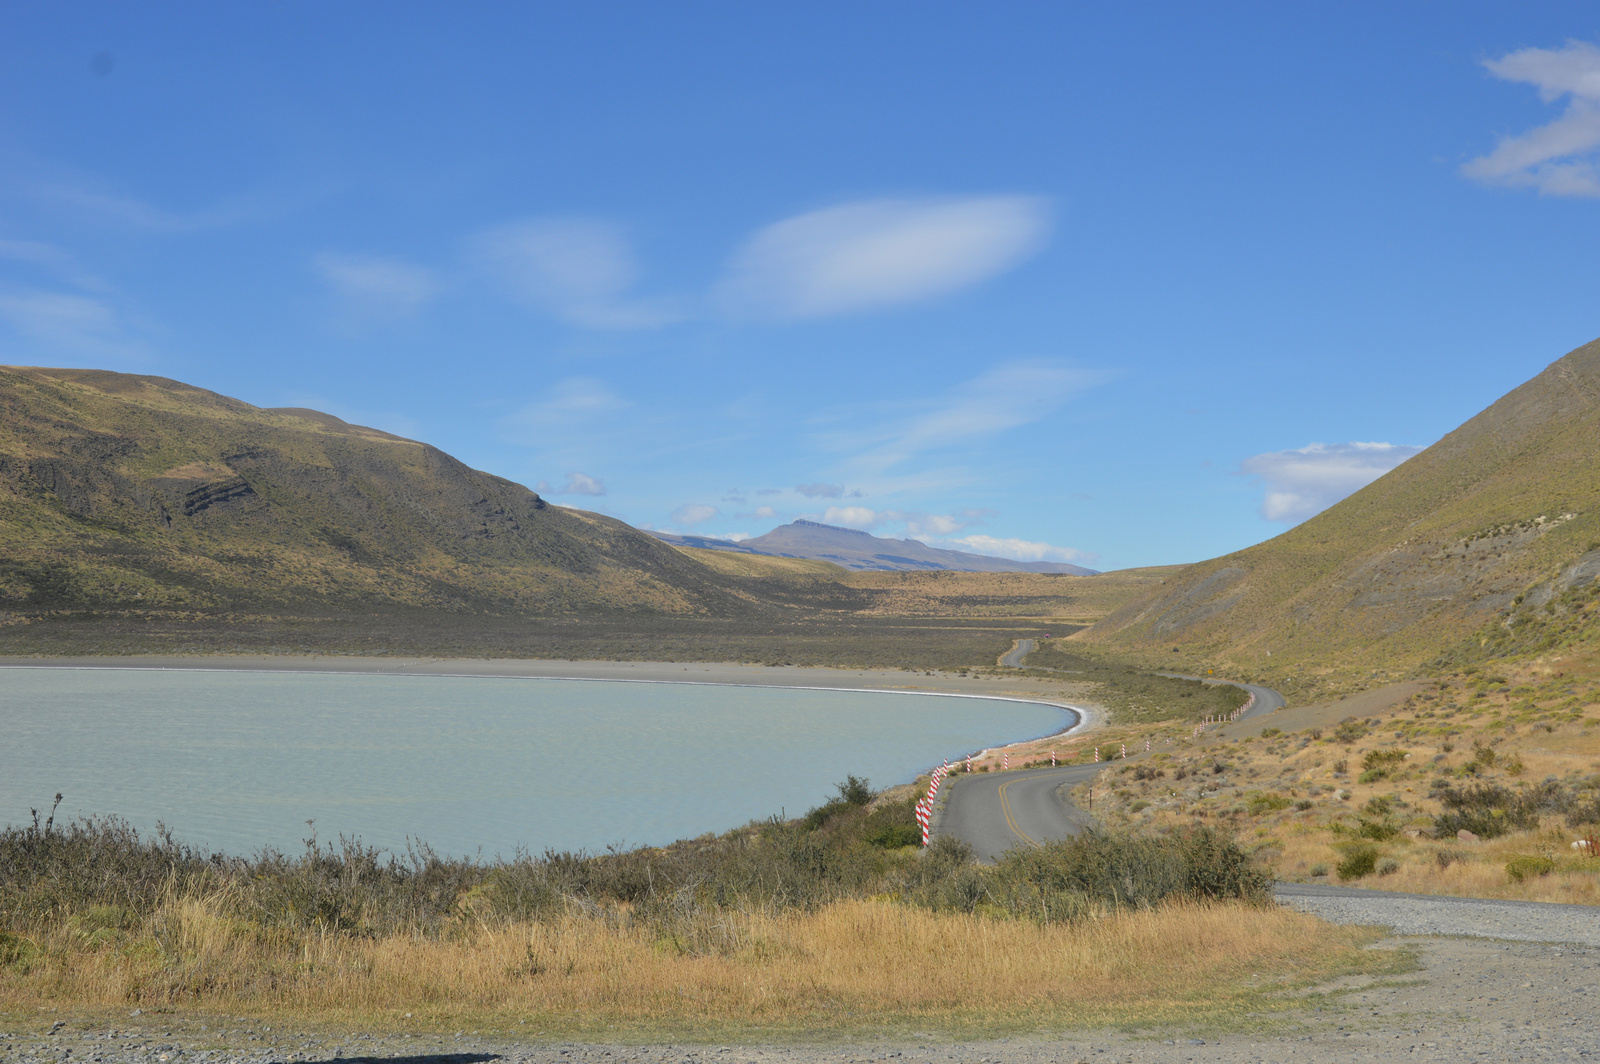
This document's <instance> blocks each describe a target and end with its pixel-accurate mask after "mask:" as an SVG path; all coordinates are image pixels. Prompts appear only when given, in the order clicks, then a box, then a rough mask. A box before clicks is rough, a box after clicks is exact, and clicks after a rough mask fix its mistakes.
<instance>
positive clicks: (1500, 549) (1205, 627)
mask: <svg viewBox="0 0 1600 1064" xmlns="http://www.w3.org/2000/svg"><path fill="white" fill-rule="evenodd" d="M1597 574H1600V341H1596V342H1595V343H1591V344H1588V345H1586V346H1584V347H1580V348H1578V349H1577V350H1576V351H1573V352H1571V353H1570V354H1568V355H1567V356H1566V357H1564V358H1562V359H1561V360H1560V361H1558V362H1555V363H1553V364H1552V365H1551V366H1549V367H1548V368H1547V369H1546V370H1545V371H1544V372H1543V373H1541V374H1539V376H1537V377H1535V378H1534V379H1533V380H1531V381H1529V382H1528V383H1527V384H1524V385H1523V386H1522V387H1520V388H1518V389H1516V390H1515V391H1513V392H1511V393H1510V394H1509V395H1507V396H1505V397H1504V398H1502V399H1501V400H1500V401H1499V402H1497V403H1495V404H1494V405H1493V406H1491V407H1489V409H1487V410H1485V411H1484V412H1483V413H1481V414H1479V415H1478V416H1477V417H1475V418H1473V419H1472V420H1471V421H1468V422H1467V423H1466V424H1464V425H1462V426H1461V427H1460V428H1459V429H1457V430H1455V431H1454V432H1452V433H1451V434H1450V435H1448V436H1446V437H1445V438H1444V439H1442V440H1440V441H1439V442H1438V443H1437V444H1435V445H1434V446H1432V447H1430V448H1428V449H1427V450H1426V451H1424V452H1423V453H1421V454H1419V455H1417V456H1416V457H1414V458H1412V459H1411V460H1410V461H1408V462H1406V463H1404V464H1403V465H1401V466H1399V467H1398V468H1396V469H1394V470H1393V471H1391V472H1390V473H1388V474H1387V475H1385V476H1384V477H1382V478H1380V479H1379V480H1377V481H1375V482H1374V483H1372V484H1370V485H1368V486H1367V487H1366V488H1363V489H1362V490H1361V491H1359V492H1356V493H1355V494H1354V495H1351V496H1350V497H1349V498H1347V499H1345V500H1344V501H1343V502H1340V503H1339V504H1338V505H1336V506H1333V507H1331V508H1330V509H1328V510H1326V511H1324V512H1323V513H1321V514H1319V515H1317V516H1316V517H1314V518H1312V519H1310V520H1309V521H1306V522H1305V523H1304V524H1302V525H1299V526H1298V527H1296V528H1293V529H1291V530H1289V531H1288V532H1285V533H1284V534H1283V535H1281V536H1278V537H1276V538H1275V539H1272V540H1269V541H1267V542H1265V543H1261V544H1258V545H1257V546H1254V547H1251V548H1249V549H1247V550H1242V551H1239V552H1237V553H1235V554H1230V555H1227V556H1226V557H1222V558H1216V559H1213V560H1211V561H1207V562H1202V563H1199V564H1197V565H1193V566H1190V567H1188V568H1187V569H1185V570H1183V571H1182V572H1181V573H1180V574H1178V575H1177V576H1174V577H1172V578H1170V579H1168V580H1167V581H1166V582H1165V584H1164V585H1162V586H1161V587H1160V588H1159V589H1158V590H1157V591H1155V592H1154V593H1153V594H1151V595H1149V596H1148V597H1146V598H1144V599H1143V600H1141V601H1138V602H1135V603H1133V604H1131V605H1129V606H1126V607H1124V608H1123V609H1121V610H1118V611H1117V612H1116V613H1114V614H1112V615H1111V616H1109V617H1108V618H1106V619H1105V620H1104V621H1102V622H1101V623H1100V624H1098V625H1096V626H1095V627H1094V628H1093V629H1091V630H1090V631H1088V632H1085V633H1083V634H1082V635H1080V636H1079V637H1078V638H1079V639H1086V640H1088V641H1090V642H1099V643H1103V644H1107V645H1109V646H1111V647H1118V648H1122V649H1126V650H1134V651H1138V652H1141V653H1143V654H1145V655H1146V656H1148V657H1152V658H1153V657H1154V656H1155V655H1158V654H1162V655H1170V658H1169V660H1171V661H1173V662H1175V663H1176V662H1179V661H1182V662H1185V663H1189V664H1196V663H1206V664H1209V665H1214V666H1216V667H1218V668H1219V669H1220V668H1225V669H1227V670H1229V671H1231V672H1233V673H1236V674H1248V675H1252V676H1256V677H1260V678H1262V679H1263V680H1265V681H1271V682H1275V683H1278V684H1282V685H1283V686H1285V687H1287V688H1289V689H1291V690H1294V689H1307V690H1310V689H1315V688H1316V687H1318V686H1320V685H1329V684H1331V685H1334V686H1343V687H1350V686H1359V685H1363V684H1366V683H1370V682H1372V681H1374V680H1375V679H1378V678H1389V677H1395V676H1399V675H1403V674H1406V673H1409V672H1412V671H1415V670H1418V669H1423V668H1426V667H1428V666H1429V665H1430V663H1434V662H1437V661H1438V659H1439V658H1440V656H1441V655H1444V656H1447V657H1449V658H1451V659H1453V660H1462V659H1463V658H1467V657H1471V656H1472V655H1473V654H1474V653H1480V654H1491V653H1504V652H1510V651H1515V650H1538V649H1542V648H1548V647H1550V646H1554V645H1557V644H1559V643H1561V642H1562V641H1570V640H1572V639H1576V638H1586V637H1587V635H1588V633H1589V632H1590V629H1591V626H1590V624H1589V617H1590V611H1591V610H1592V609H1594V605H1595V600H1594V597H1593V595H1592V591H1593V590H1594V589H1595V584H1594V579H1595V576H1596V575H1597ZM1174 649H1175V650H1177V652H1178V653H1176V654H1172V653H1171V651H1172V650H1174Z"/></svg>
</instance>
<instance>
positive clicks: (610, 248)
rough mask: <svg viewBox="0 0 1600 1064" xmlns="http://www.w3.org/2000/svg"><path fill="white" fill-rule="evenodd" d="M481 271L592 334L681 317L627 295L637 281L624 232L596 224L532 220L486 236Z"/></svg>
mask: <svg viewBox="0 0 1600 1064" xmlns="http://www.w3.org/2000/svg"><path fill="white" fill-rule="evenodd" d="M471 254H472V257H473V259H475V260H476V262H477V263H478V265H479V266H480V267H481V268H482V269H484V270H485V271H486V272H487V273H489V274H491V275H492V276H493V277H494V278H495V279H496V280H497V281H498V282H499V283H500V285H501V286H502V287H503V288H504V289H505V290H506V291H507V292H508V293H509V294H510V295H511V296H512V297H513V298H514V299H516V300H518V301H519V302H522V303H525V304H528V305H531V306H535V307H538V308H540V309H542V310H545V311H547V312H549V313H551V314H554V315H555V316H556V317H558V318H561V319H562V320H564V321H566V322H568V323H570V324H572V325H579V326H582V327H584V328H589V329H651V328H656V327H657V326H660V325H665V324H667V323H669V322H672V321H676V320H678V319H680V318H681V317H682V316H683V314H682V311H681V310H680V309H679V308H678V307H676V306H675V305H674V304H673V303H672V302H671V301H668V300H647V299H639V298H636V297H633V296H631V295H630V294H629V293H630V291H631V290H632V289H633V287H634V285H635V284H636V283H637V282H638V279H639V266H638V262H637V261H636V260H635V258H634V254H633V248H632V247H631V245H630V244H629V243H628V240H627V237H626V236H625V235H624V234H623V232H622V230H621V229H620V228H619V227H618V226H615V225H613V224H611V223H609V222H602V221H595V220H591V219H577V218H574V219H550V218H546V219H531V220H528V221H522V222H514V223H512V224H510V225H505V226H501V227H499V228H497V229H492V230H489V231H488V232H485V233H481V234H479V235H478V237H477V238H476V239H474V240H473V241H472V244H471Z"/></svg>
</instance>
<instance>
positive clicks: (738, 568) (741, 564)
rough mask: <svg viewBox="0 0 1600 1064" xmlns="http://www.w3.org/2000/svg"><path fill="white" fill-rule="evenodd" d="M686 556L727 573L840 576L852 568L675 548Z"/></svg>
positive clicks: (813, 562)
mask: <svg viewBox="0 0 1600 1064" xmlns="http://www.w3.org/2000/svg"><path fill="white" fill-rule="evenodd" d="M674 549H675V550H677V551H678V552H679V553H680V554H683V555H686V556H688V557H690V558H693V559H694V560H695V561H697V562H699V563H700V564H701V565H703V566H705V567H706V568H707V569H714V570H716V571H717V572H719V573H722V574H723V575H724V576H753V577H763V576H819V577H827V578H838V577H842V576H844V575H846V574H847V573H848V572H849V570H848V569H846V568H844V567H843V566H842V565H835V564H833V563H832V562H824V561H817V560H814V559H811V558H779V557H776V556H774V555H771V554H738V553H735V552H734V551H726V550H706V549H705V548H702V547H675V548H674Z"/></svg>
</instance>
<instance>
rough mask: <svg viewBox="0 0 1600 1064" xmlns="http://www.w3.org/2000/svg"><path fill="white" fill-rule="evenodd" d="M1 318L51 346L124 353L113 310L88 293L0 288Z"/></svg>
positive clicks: (100, 353)
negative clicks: (4, 289)
mask: <svg viewBox="0 0 1600 1064" xmlns="http://www.w3.org/2000/svg"><path fill="white" fill-rule="evenodd" d="M0 322H5V323H6V324H7V325H9V326H10V327H11V328H12V329H14V330H15V331H17V332H18V333H21V334H22V335H24V336H28V337H30V338H32V339H34V340H38V341H41V342H43V343H45V344H47V345H49V346H50V347H54V348H60V349H62V350H65V351H71V352H74V353H78V354H84V355H91V356H111V355H126V354H129V353H131V351H132V350H133V349H132V346H131V345H130V344H129V343H128V342H127V341H126V340H125V339H124V337H123V331H122V328H121V326H120V324H119V322H118V320H117V315H116V313H115V311H113V310H112V309H111V307H110V306H109V305H107V304H106V303H104V302H102V301H100V300H98V299H91V298H90V297H88V296H80V295H72V294H69V293H65V292H47V291H40V290H24V291H11V292H0Z"/></svg>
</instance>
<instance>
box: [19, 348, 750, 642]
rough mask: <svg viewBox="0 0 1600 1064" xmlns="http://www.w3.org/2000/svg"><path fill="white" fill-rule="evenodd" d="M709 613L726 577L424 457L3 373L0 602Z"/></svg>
mask: <svg viewBox="0 0 1600 1064" xmlns="http://www.w3.org/2000/svg"><path fill="white" fill-rule="evenodd" d="M274 603H276V604H284V605H288V604H293V603H301V604H305V603H314V604H318V605H321V606H330V605H332V606H338V607H343V608H359V609H371V608H381V607H384V606H400V607H424V608H431V609H447V610H511V611H519V612H529V613H535V614H540V613H570V612H573V611H596V610H623V611H632V610H642V611H647V612H663V613H672V614H722V613H728V612H730V611H731V612H738V611H739V610H741V609H743V608H744V605H743V599H742V598H741V596H739V595H737V594H735V593H734V592H733V591H731V590H730V584H729V582H728V581H726V580H725V579H723V578H721V577H719V576H718V575H717V574H715V573H712V572H711V571H709V570H707V569H706V568H705V567H703V566H701V565H699V564H697V563H696V562H694V561H693V560H692V559H689V558H686V557H685V556H684V555H682V554H681V553H680V552H678V551H675V550H673V549H671V548H670V547H668V546H666V545H665V544H662V543H659V542H657V541H656V540H654V539H652V538H651V537H649V536H647V535H644V534H642V533H640V532H637V531H635V530H634V529H632V528H630V527H628V526H627V525H625V524H623V523H621V522H619V521H615V520H612V519H610V518H606V517H602V516H600V515H597V514H586V513H582V512H579V511H574V510H566V509H562V508H559V507H553V506H549V505H547V504H546V503H545V501H544V500H543V499H541V498H539V496H538V495H536V494H534V493H533V492H531V491H529V490H528V489H527V488H524V487H523V486H521V485H520V484H515V483H512V482H511V481H508V480H505V479H503V478H501V477H496V476H492V475H490V474H488V473H483V472H480V471H478V470H474V469H470V468H468V467H467V466H466V465H464V464H463V463H461V462H459V461H457V460H456V459H454V458H452V457H451V456H450V455H448V454H445V453H444V452H442V451H440V450H439V449H437V448H435V447H431V446H429V445H427V444H424V443H418V442H416V441H413V440H406V439H402V438H401V437H398V436H394V435H391V434H389V433H385V432H380V431H378V430H376V429H368V428H363V427H360V426H356V425H349V424H346V423H345V422H343V421H340V420H339V419H338V418H334V417H332V416H330V415H327V414H322V413H319V412H317V411H311V410H298V409H281V410H269V409H262V408H258V407H253V406H250V405H249V404H246V403H242V402H240V401H238V400H235V399H230V398H227V397H225V396H221V395H217V394H215V393H213V392H207V391H204V390H201V389H198V388H193V387H190V386H188V385H185V384H180V383H178V382H176V381H170V380H165V379H163V378H159V377H140V376H131V375H126V374H117V373H107V372H103V371H94V370H63V369H36V368H17V367H6V368H0V608H11V609H35V610H37V609H52V608H80V609H81V608H95V609H118V608H138V609H149V608H200V609H218V608H235V607H240V606H245V605H250V606H254V607H259V606H262V605H266V604H274Z"/></svg>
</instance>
